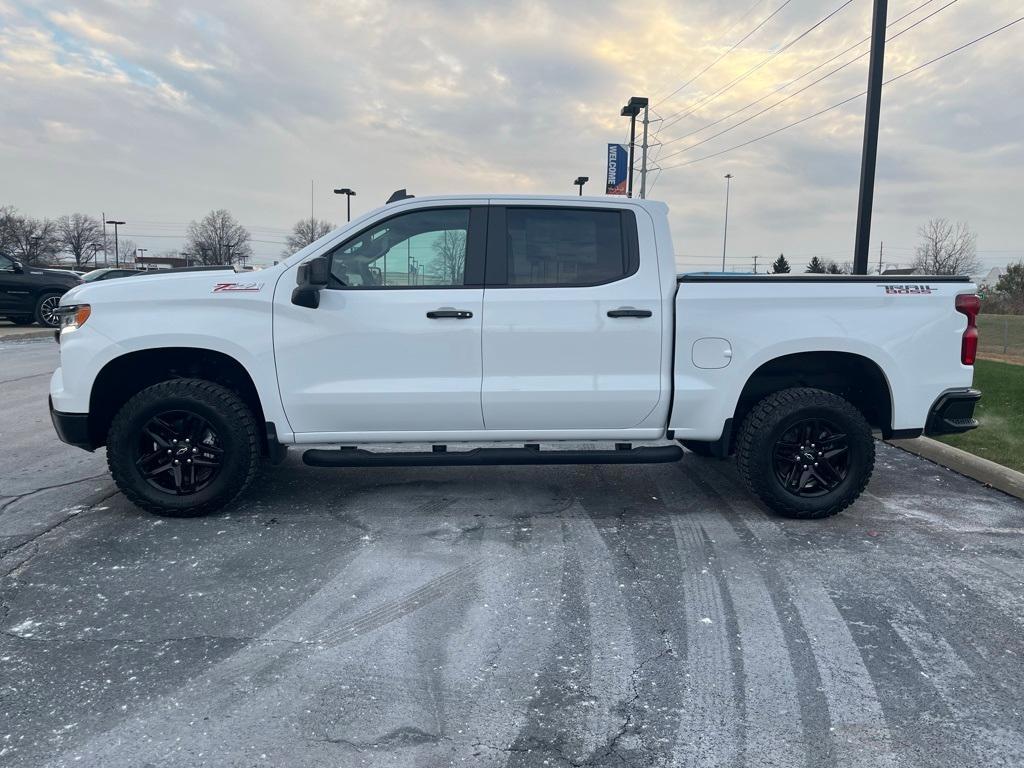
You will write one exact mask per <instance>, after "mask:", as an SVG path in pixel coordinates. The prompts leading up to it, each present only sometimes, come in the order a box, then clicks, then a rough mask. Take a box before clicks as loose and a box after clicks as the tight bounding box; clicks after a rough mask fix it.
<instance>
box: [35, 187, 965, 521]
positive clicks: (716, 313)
mask: <svg viewBox="0 0 1024 768" xmlns="http://www.w3.org/2000/svg"><path fill="white" fill-rule="evenodd" d="M977 312H978V298H977V296H975V295H974V286H973V285H971V284H970V283H969V280H968V279H967V278H961V277H949V276H941V277H939V276H914V277H899V278H895V279H893V278H889V277H878V276H831V275H829V276H826V275H798V276H797V275H773V276H766V275H741V274H691V275H687V274H684V275H677V274H676V260H675V252H674V250H673V247H672V239H671V236H670V233H669V225H668V209H667V207H666V206H665V205H664V204H661V203H657V202H651V201H643V200H635V199H614V198H579V197H535V196H463V197H434V198H419V199H412V198H408V197H407V198H405V199H400V200H398V201H396V202H392V203H390V204H388V205H386V206H384V207H383V208H380V209H377V210H375V211H372V212H370V213H368V214H366V215H365V216H363V217H361V218H359V219H357V220H355V221H353V222H351V223H350V224H347V225H346V226H344V227H342V228H340V229H338V230H336V231H334V232H332V233H330V234H328V235H326V236H325V237H323V238H321V239H320V240H318V241H316V242H315V243H313V244H311V245H309V246H307V247H306V248H303V249H302V250H301V251H299V252H298V253H296V254H294V255H293V256H292V257H290V258H288V259H287V260H285V261H284V262H282V263H281V264H278V265H276V266H274V267H271V268H268V269H264V270H261V271H257V272H247V273H240V272H235V271H233V270H230V269H226V270H225V271H222V272H194V273H184V274H172V275H159V274H157V275H141V276H138V277H135V278H132V279H131V280H113V281H109V282H103V283H94V284H91V285H82V286H79V287H77V288H74V289H73V290H71V291H69V292H68V293H66V294H65V295H64V296H63V298H62V300H61V308H60V313H61V329H60V331H59V339H58V340H59V342H60V355H61V365H60V367H59V368H58V369H57V370H56V372H55V373H54V374H53V379H52V381H51V384H50V408H51V413H52V416H53V422H54V425H55V427H56V430H57V433H58V434H59V435H60V437H61V438H62V439H63V440H64V441H66V442H69V443H71V444H73V445H77V446H80V447H82V448H85V449H88V450H93V449H96V448H98V447H100V446H103V445H106V450H107V457H108V463H109V466H110V470H111V473H112V474H113V477H114V479H115V481H116V482H117V484H118V486H119V487H120V488H121V490H122V491H123V492H124V494H125V495H126V496H127V497H128V498H129V499H131V500H132V501H133V502H134V503H136V504H137V505H139V506H140V507H143V508H145V509H147V510H150V511H152V512H154V513H157V514H164V515H178V516H185V515H197V514H201V513H205V512H208V511H211V510H213V509H216V508H218V507H220V506H223V505H224V504H226V503H228V502H230V501H232V500H233V499H235V498H236V497H237V496H238V495H239V494H241V493H242V491H243V490H244V489H245V488H246V486H247V485H248V484H249V482H250V481H251V480H252V478H253V476H254V475H255V473H256V471H257V469H258V467H259V465H260V462H261V460H263V459H269V460H270V461H278V460H280V459H281V458H282V457H283V455H284V453H285V451H286V449H287V446H290V445H296V446H304V447H305V448H306V450H305V452H304V454H303V459H304V461H305V462H306V463H307V464H311V465H314V466H326V467H367V468H370V467H376V466H395V465H405V466H434V465H449V466H450V465H464V464H543V463H627V462H657V461H675V460H678V459H679V458H680V457H681V456H682V455H683V453H684V452H683V449H682V448H681V447H680V445H679V443H681V444H682V446H685V447H686V448H689V449H690V450H691V451H692V452H693V453H696V454H698V455H702V456H717V457H726V456H729V455H732V454H735V455H736V459H737V464H738V468H739V476H740V477H741V478H742V480H743V482H744V483H745V484H746V485H747V487H748V488H749V489H750V490H751V491H752V492H753V493H754V494H756V495H757V496H758V497H760V499H761V500H762V501H763V502H764V503H765V504H766V505H767V506H768V507H770V508H771V509H773V510H775V511H776V512H777V513H780V514H783V515H787V516H791V517H799V518H818V517H825V516H828V515H832V514H835V513H836V512H838V511H840V510H842V509H843V508H845V507H847V506H848V505H850V504H851V503H852V502H853V501H854V500H855V499H856V498H857V496H858V495H859V494H860V493H861V491H862V490H863V489H864V487H865V485H866V484H867V482H868V479H869V478H870V475H871V472H872V468H873V465H874V455H875V448H874V442H873V434H874V433H878V434H881V435H882V436H885V437H890V436H901V437H905V436H912V435H920V434H921V433H922V432H925V433H928V434H936V433H943V432H952V431H962V430H966V429H970V428H972V427H974V426H976V421H975V420H974V419H973V411H974V404H975V401H976V400H977V399H978V397H979V396H980V393H979V392H978V391H977V390H974V389H972V388H971V384H972V374H973V368H972V365H973V362H974V354H975V349H976V346H977V329H976V327H975V317H976V315H977ZM580 441H583V445H584V446H588V445H589V444H590V443H591V442H592V441H609V442H614V444H615V446H614V448H611V447H610V446H609V447H608V448H603V449H602V448H596V447H594V446H592V445H590V447H589V448H585V449H581V448H580V447H579V445H580ZM479 442H488V443H494V444H495V445H494V446H493V447H486V448H480V447H476V448H470V449H467V448H465V446H464V445H460V444H465V443H479ZM382 443H399V444H401V443H405V444H411V443H423V444H428V445H431V446H432V450H428V451H405V452H403V451H400V450H398V451H396V450H394V449H393V448H391V449H390V450H387V451H380V450H373V448H374V444H382ZM542 443H543V444H544V445H543V447H542V446H541V444H542Z"/></svg>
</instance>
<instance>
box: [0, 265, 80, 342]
mask: <svg viewBox="0 0 1024 768" xmlns="http://www.w3.org/2000/svg"><path fill="white" fill-rule="evenodd" d="M81 282H82V279H81V278H80V277H79V276H78V275H76V274H74V273H73V272H68V271H65V270H62V269H42V268H41V267H26V266H23V265H22V263H21V262H20V261H15V260H14V259H12V258H11V257H10V256H5V255H4V254H2V253H0V317H3V318H6V319H8V320H10V321H11V322H12V323H15V324H16V325H29V324H30V323H33V322H36V323H39V324H40V325H45V326H47V327H49V328H56V327H57V323H58V322H60V320H59V317H58V315H57V307H58V306H60V297H61V296H63V295H64V294H65V293H66V292H67V291H69V290H71V289H72V288H74V287H75V286H76V285H78V284H79V283H81Z"/></svg>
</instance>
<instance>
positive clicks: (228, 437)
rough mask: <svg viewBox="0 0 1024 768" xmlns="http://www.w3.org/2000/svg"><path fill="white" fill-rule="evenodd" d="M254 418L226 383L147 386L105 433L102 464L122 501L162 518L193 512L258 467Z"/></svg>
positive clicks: (240, 485) (214, 504)
mask: <svg viewBox="0 0 1024 768" xmlns="http://www.w3.org/2000/svg"><path fill="white" fill-rule="evenodd" d="M259 455H260V450H259V438H258V432H257V429H256V420H255V419H254V418H253V416H252V413H251V412H250V410H249V408H248V407H247V406H246V405H245V403H244V402H243V401H242V399H241V398H240V397H239V396H238V395H237V394H235V393H234V392H232V391H231V390H230V389H227V388H226V387H223V386H221V385H220V384H214V383H213V382H210V381H206V380H203V379H173V380H171V381H163V382H160V383H159V384H154V385H153V386H151V387H147V388H146V389H144V390H142V391H141V392H139V393H138V394H136V395H135V396H133V397H132V398H131V399H130V400H128V402H126V403H125V404H124V406H123V407H122V408H121V410H120V411H118V412H117V415H115V416H114V419H113V421H112V422H111V425H110V430H109V432H108V433H107V464H108V465H109V467H110V473H111V475H113V477H114V482H116V483H117V486H118V488H120V489H121V491H122V492H123V493H124V495H125V496H126V497H127V498H128V500H129V501H131V502H132V503H134V504H135V505H136V506H138V507H141V508H142V509H145V510H147V511H149V512H152V513H154V514H157V515H164V516H167V517H196V516H198V515H203V514H206V513H208V512H212V511H214V510H216V509H219V508H220V507H223V506H224V505H226V504H228V503H230V502H231V501H233V500H234V499H235V498H236V497H237V496H238V495H239V494H241V493H242V491H244V490H245V488H246V487H247V486H248V485H249V483H250V482H252V479H253V477H254V476H255V474H256V470H257V468H258V466H259Z"/></svg>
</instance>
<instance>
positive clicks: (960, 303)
mask: <svg viewBox="0 0 1024 768" xmlns="http://www.w3.org/2000/svg"><path fill="white" fill-rule="evenodd" d="M956 311H957V312H960V313H962V314H965V315H967V329H966V330H965V331H964V335H963V338H962V339H961V340H960V362H961V363H963V364H964V365H974V359H975V358H976V357H977V356H978V325H977V323H976V322H975V321H976V320H977V319H978V313H979V312H980V311H981V299H979V298H978V297H977V296H976V295H974V294H973V293H961V294H960V295H959V296H957V297H956Z"/></svg>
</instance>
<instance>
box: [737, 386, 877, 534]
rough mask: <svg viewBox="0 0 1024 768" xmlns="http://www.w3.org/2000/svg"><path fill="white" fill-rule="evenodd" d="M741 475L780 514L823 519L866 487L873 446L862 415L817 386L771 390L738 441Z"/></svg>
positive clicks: (756, 406) (873, 456)
mask: <svg viewBox="0 0 1024 768" xmlns="http://www.w3.org/2000/svg"><path fill="white" fill-rule="evenodd" d="M736 463H737V466H738V468H739V473H740V477H741V478H742V479H743V482H744V483H745V484H746V486H747V488H748V489H749V490H750V491H751V493H753V494H755V495H756V496H757V497H758V498H760V499H761V501H763V502H764V503H765V504H767V505H768V507H770V508H771V509H772V510H774V511H775V512H777V513H778V514H780V515H783V516H784V517H792V518H797V519H802V520H810V519H817V518H822V517H829V516H831V515H835V514H837V513H838V512H841V511H842V510H844V509H846V507H848V506H850V504H852V503H853V502H854V501H855V500H856V499H857V497H858V496H860V494H861V492H862V491H863V490H864V488H865V487H866V486H867V484H868V480H869V479H870V478H871V472H872V470H873V468H874V465H875V443H874V439H873V438H872V436H871V427H870V426H869V425H868V423H867V421H865V419H864V416H863V415H862V414H861V412H860V411H858V410H857V409H856V408H854V407H853V405H851V404H850V403H849V402H848V401H847V400H844V399H843V398H842V397H839V396H838V395H835V394H832V393H831V392H826V391H824V390H821V389H810V388H795V389H784V390H781V391H779V392H774V393H772V394H770V395H768V396H767V397H765V398H764V399H763V400H761V401H760V402H759V403H758V404H757V405H755V406H754V407H753V409H751V411H750V413H748V414H747V417H746V418H745V419H744V421H743V426H742V427H741V428H740V433H739V436H738V438H737V441H736Z"/></svg>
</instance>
